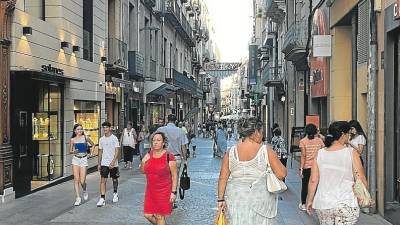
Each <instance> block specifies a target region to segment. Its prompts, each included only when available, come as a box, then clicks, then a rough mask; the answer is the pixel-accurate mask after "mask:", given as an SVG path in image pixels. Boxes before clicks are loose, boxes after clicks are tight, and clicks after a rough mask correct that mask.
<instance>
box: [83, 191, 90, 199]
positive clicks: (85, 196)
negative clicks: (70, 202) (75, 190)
mask: <svg viewBox="0 0 400 225" xmlns="http://www.w3.org/2000/svg"><path fill="white" fill-rule="evenodd" d="M88 199H89V194H88V192H87V191H84V192H83V200H85V201H87V200H88Z"/></svg>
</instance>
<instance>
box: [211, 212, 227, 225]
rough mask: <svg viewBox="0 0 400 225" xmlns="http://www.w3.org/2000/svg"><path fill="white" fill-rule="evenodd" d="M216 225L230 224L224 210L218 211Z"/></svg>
mask: <svg viewBox="0 0 400 225" xmlns="http://www.w3.org/2000/svg"><path fill="white" fill-rule="evenodd" d="M214 225H228V221H227V220H226V217H225V214H224V211H222V210H220V211H219V212H218V215H217V218H216V219H215V223H214Z"/></svg>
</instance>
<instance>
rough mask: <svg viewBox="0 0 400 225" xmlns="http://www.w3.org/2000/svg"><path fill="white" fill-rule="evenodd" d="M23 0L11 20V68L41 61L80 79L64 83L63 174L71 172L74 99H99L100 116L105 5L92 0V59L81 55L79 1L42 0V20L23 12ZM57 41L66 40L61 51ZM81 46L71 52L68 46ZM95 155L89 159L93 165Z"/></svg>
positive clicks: (32, 67)
mask: <svg viewBox="0 0 400 225" xmlns="http://www.w3.org/2000/svg"><path fill="white" fill-rule="evenodd" d="M24 8H25V7H24V1H22V0H20V1H17V4H16V9H15V14H14V20H13V24H12V43H13V44H12V49H11V70H17V71H18V70H38V71H40V70H41V65H48V64H51V65H52V66H54V67H57V68H60V69H63V70H64V74H65V75H66V76H70V77H75V78H79V79H82V80H83V82H75V81H70V82H67V84H66V85H65V88H64V90H65V93H64V94H65V95H64V101H65V104H64V131H65V133H64V146H63V148H64V176H68V175H70V174H71V169H70V166H71V155H70V154H69V153H68V150H67V149H68V144H69V140H70V137H71V134H72V128H73V125H74V111H73V110H74V100H87V101H98V102H101V118H102V119H104V117H105V111H104V110H105V109H104V101H105V100H104V98H105V97H104V96H105V94H104V93H105V90H104V86H100V82H102V83H104V73H105V72H104V67H103V64H101V63H100V57H101V56H104V55H105V52H104V45H105V40H106V31H105V27H106V21H105V18H106V15H107V6H106V5H104V2H103V1H93V15H94V18H93V62H89V61H87V60H84V59H83V58H82V54H83V53H82V52H83V51H82V46H83V37H82V36H83V28H82V25H83V19H82V16H83V11H82V9H83V5H82V2H76V1H61V0H60V1H51V2H47V4H46V8H45V10H46V19H45V21H43V20H41V19H39V18H36V17H33V16H31V15H29V14H27V13H25V12H24ZM23 26H30V27H32V30H33V31H32V35H31V36H27V37H25V36H23V35H22V27H23ZM61 41H67V42H69V43H70V48H69V49H67V50H66V51H65V52H64V50H61V49H60V43H61ZM73 45H78V46H80V47H81V51H80V52H79V53H76V54H75V53H72V46H73ZM95 163H97V160H96V159H94V158H93V159H92V160H90V165H89V166H94V165H95Z"/></svg>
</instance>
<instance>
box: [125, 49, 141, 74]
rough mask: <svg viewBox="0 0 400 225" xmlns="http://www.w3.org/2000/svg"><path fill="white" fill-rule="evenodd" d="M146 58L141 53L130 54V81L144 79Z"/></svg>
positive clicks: (130, 52) (133, 52)
mask: <svg viewBox="0 0 400 225" xmlns="http://www.w3.org/2000/svg"><path fill="white" fill-rule="evenodd" d="M143 76H144V57H143V55H142V54H140V53H139V52H135V51H129V52H128V77H129V79H132V80H134V79H143Z"/></svg>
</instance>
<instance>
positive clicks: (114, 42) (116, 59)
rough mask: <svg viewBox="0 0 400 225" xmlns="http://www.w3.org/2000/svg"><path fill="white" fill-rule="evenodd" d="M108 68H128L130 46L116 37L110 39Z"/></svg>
mask: <svg viewBox="0 0 400 225" xmlns="http://www.w3.org/2000/svg"><path fill="white" fill-rule="evenodd" d="M108 57H109V59H108V64H107V67H108V68H115V69H120V70H127V67H128V46H127V44H126V43H124V42H122V41H121V40H118V39H116V38H109V39H108Z"/></svg>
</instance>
